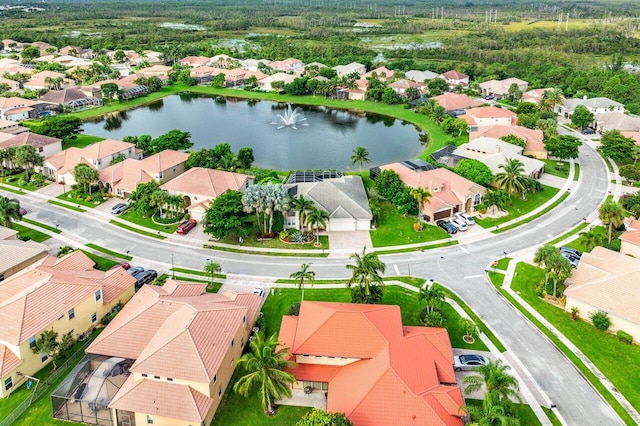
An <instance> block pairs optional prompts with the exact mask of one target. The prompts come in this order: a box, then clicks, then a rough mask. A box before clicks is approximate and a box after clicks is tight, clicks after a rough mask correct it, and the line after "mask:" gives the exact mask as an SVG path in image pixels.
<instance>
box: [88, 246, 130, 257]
mask: <svg viewBox="0 0 640 426" xmlns="http://www.w3.org/2000/svg"><path fill="white" fill-rule="evenodd" d="M86 246H87V247H89V248H92V249H94V250H97V251H99V252H101V253H104V254H108V255H109V256H113V257H117V258H119V259H124V260H132V259H133V256H129V255H128V254H122V253H118V252H117V251H113V250H109V249H108V248H104V247H102V246H99V245H97V244H93V243H89V244H86Z"/></svg>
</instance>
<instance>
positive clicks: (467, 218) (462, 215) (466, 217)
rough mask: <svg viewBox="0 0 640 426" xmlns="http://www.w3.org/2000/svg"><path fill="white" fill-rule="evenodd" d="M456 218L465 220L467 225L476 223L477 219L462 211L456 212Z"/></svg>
mask: <svg viewBox="0 0 640 426" xmlns="http://www.w3.org/2000/svg"><path fill="white" fill-rule="evenodd" d="M455 218H456V219H458V220H462V221H464V223H466V224H467V225H475V224H476V221H475V219H474V218H472V217H471V216H469V215H468V214H466V213H462V212H458V213H456V214H455Z"/></svg>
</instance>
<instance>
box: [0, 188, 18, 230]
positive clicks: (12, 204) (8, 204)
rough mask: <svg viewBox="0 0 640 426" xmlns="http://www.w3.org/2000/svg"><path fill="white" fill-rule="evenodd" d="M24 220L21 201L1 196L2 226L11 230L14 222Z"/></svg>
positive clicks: (0, 222)
mask: <svg viewBox="0 0 640 426" xmlns="http://www.w3.org/2000/svg"><path fill="white" fill-rule="evenodd" d="M20 220H22V215H21V214H20V201H18V200H17V199H15V198H9V197H2V196H0V225H2V226H6V227H7V228H11V227H12V224H13V222H18V221H20Z"/></svg>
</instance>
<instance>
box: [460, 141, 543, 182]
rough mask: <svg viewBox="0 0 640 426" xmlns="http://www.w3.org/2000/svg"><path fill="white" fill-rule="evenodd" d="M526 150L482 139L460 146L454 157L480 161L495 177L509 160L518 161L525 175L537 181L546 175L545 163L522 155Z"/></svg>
mask: <svg viewBox="0 0 640 426" xmlns="http://www.w3.org/2000/svg"><path fill="white" fill-rule="evenodd" d="M523 151H524V149H523V148H522V147H520V146H517V145H513V144H510V143H507V142H505V141H503V140H500V139H496V138H487V137H480V138H477V139H474V140H472V141H469V142H468V143H465V144H462V145H460V146H459V147H458V148H456V149H455V150H454V151H453V155H455V156H457V157H462V158H471V159H474V160H479V161H481V162H483V163H484V164H486V165H487V167H489V169H490V170H491V173H493V174H494V175H496V174H498V173H501V172H502V171H503V170H502V168H501V167H500V166H501V165H503V164H505V163H506V161H507V160H508V159H516V160H518V161H520V162H521V163H522V164H523V165H524V175H525V176H527V177H529V178H531V179H537V178H538V177H540V176H541V175H542V173H544V166H545V163H544V161H540V160H536V159H535V158H530V157H525V156H524V155H522V152H523Z"/></svg>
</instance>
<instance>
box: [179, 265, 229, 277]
mask: <svg viewBox="0 0 640 426" xmlns="http://www.w3.org/2000/svg"><path fill="white" fill-rule="evenodd" d="M171 270H172V271H175V272H178V273H182V274H190V275H199V276H201V277H209V276H210V275H209V274H208V273H207V272H204V271H198V270H197V269H187V268H177V267H176V268H172V269H171ZM213 277H214V278H222V279H225V278H227V275H226V274H213Z"/></svg>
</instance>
